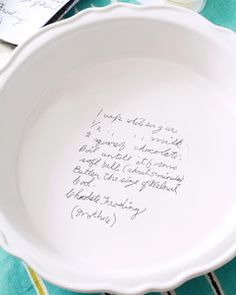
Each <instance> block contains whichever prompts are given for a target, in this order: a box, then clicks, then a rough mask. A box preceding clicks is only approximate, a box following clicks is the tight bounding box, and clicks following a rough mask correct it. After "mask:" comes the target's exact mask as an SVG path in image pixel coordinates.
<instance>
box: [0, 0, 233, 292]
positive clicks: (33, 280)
mask: <svg viewBox="0 0 236 295" xmlns="http://www.w3.org/2000/svg"><path fill="white" fill-rule="evenodd" d="M110 2H111V1H110V0H81V2H79V4H77V5H76V7H74V8H73V9H72V10H71V11H70V12H69V13H68V14H67V16H70V15H73V14H75V13H76V12H78V11H79V10H82V9H85V8H87V7H90V6H91V5H94V6H104V5H107V4H109V3H110ZM121 2H122V1H121ZM123 2H133V3H134V2H138V0H123ZM201 14H202V15H203V16H205V17H206V18H208V19H209V20H210V21H212V22H213V23H215V24H218V25H221V26H225V27H228V28H230V29H232V30H235V31H236V0H207V4H206V6H205V8H204V10H203V11H202V13H201ZM24 294H25V295H35V294H38V295H45V294H50V295H72V294H75V293H73V292H70V291H66V290H63V289H60V288H58V287H56V286H54V285H52V284H50V283H48V282H46V281H43V280H41V279H40V278H39V277H38V276H37V275H36V274H35V273H34V272H33V271H32V270H31V269H30V268H28V267H27V266H26V265H25V264H24V263H22V262H21V261H20V260H18V259H17V258H15V257H12V256H10V255H8V254H7V253H6V252H4V251H3V250H1V249H0V295H24ZM77 294H78V293H77ZM152 294H159V293H152ZM165 294H166V295H167V294H169V295H174V294H176V295H214V294H215V295H222V294H226V295H236V259H234V260H232V261H231V262H230V263H228V264H226V265H225V266H224V267H222V268H220V269H218V270H217V271H215V272H212V273H209V274H206V275H205V276H201V277H199V278H196V279H193V280H191V281H189V282H187V283H185V284H183V285H182V286H181V287H179V288H177V289H176V290H171V291H169V292H167V293H165Z"/></svg>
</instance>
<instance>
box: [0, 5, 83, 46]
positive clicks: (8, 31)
mask: <svg viewBox="0 0 236 295" xmlns="http://www.w3.org/2000/svg"><path fill="white" fill-rule="evenodd" d="M76 2H78V0H11V1H9V0H0V39H2V40H4V41H6V42H9V43H12V44H16V45H18V44H21V43H22V42H24V41H25V40H26V39H27V38H28V37H30V36H31V35H32V34H33V33H35V32H36V31H37V30H38V29H39V28H40V27H42V26H43V25H45V24H46V23H47V22H48V21H49V20H50V19H51V18H52V17H53V16H55V14H57V13H58V18H59V17H60V16H61V15H62V14H64V13H65V11H67V10H68V9H69V8H70V7H71V6H72V5H74V4H75V3H76ZM59 12H61V13H59Z"/></svg>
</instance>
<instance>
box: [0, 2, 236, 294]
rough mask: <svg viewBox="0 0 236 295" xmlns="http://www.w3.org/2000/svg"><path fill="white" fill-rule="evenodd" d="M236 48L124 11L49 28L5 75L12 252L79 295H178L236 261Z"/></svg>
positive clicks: (4, 177)
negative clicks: (188, 283) (175, 292)
mask: <svg viewBox="0 0 236 295" xmlns="http://www.w3.org/2000/svg"><path fill="white" fill-rule="evenodd" d="M235 52H236V38H235V35H234V33H232V32H230V31H228V30H225V29H221V28H219V27H216V26H214V25H212V24H210V23H209V22H208V21H207V20H205V19H204V18H202V17H201V16H199V15H197V14H195V13H193V12H190V11H188V10H185V9H177V8H173V7H168V6H166V7H163V6H160V7H158V6H156V7H155V6H150V7H148V6H146V7H144V6H143V7H142V6H129V5H114V6H108V7H105V8H102V9H90V10H86V11H84V12H82V13H80V14H79V15H77V16H75V17H73V18H72V19H69V20H66V21H63V22H60V23H58V24H55V25H52V26H50V27H47V28H45V29H43V30H42V31H41V32H39V33H38V34H37V35H36V36H34V37H32V38H31V39H30V40H29V41H27V42H26V43H25V44H24V45H23V46H21V47H19V48H18V49H17V50H16V52H15V54H14V57H13V59H11V61H10V62H9V63H8V65H7V66H6V68H5V69H4V70H3V71H2V72H0V73H1V87H0V97H1V100H0V138H1V154H0V163H1V166H0V179H1V185H0V208H1V211H0V243H1V246H2V247H3V248H4V249H6V250H7V251H8V252H9V253H12V254H14V255H16V256H18V257H20V258H22V259H23V260H25V261H26V262H27V263H28V264H29V265H30V266H31V267H32V268H33V269H35V270H36V271H37V272H38V273H39V274H40V275H41V276H43V277H44V278H45V279H47V280H49V281H51V282H53V283H55V284H57V285H60V286H62V287H64V288H68V289H73V290H79V291H83V292H85V291H110V292H114V293H123V294H141V293H144V292H148V291H150V290H159V291H160V290H167V289H171V288H174V287H176V286H177V285H179V284H181V283H182V282H184V281H185V280H187V279H189V278H191V277H193V276H196V275H199V274H201V273H203V272H206V271H209V270H211V269H213V268H216V267H218V266H220V265H222V264H223V263H225V262H226V261H228V260H229V259H230V258H231V257H233V255H234V254H235V250H236V219H235V213H236V197H235V193H236V192H235V167H236V155H235V150H236V136H235V134H234V133H235V123H236V119H235V107H236V106H235V102H236V97H235V93H236V54H235Z"/></svg>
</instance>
